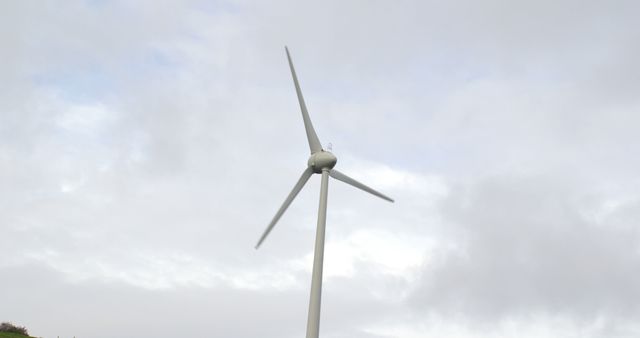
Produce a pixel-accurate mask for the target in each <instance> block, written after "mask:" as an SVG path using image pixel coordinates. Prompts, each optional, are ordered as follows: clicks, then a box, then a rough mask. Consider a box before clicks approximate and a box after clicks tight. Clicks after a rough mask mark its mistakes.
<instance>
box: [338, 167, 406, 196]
mask: <svg viewBox="0 0 640 338" xmlns="http://www.w3.org/2000/svg"><path fill="white" fill-rule="evenodd" d="M329 175H331V177H333V178H335V179H336V180H339V181H342V182H344V183H347V184H351V185H352V186H354V187H356V188H358V189H362V190H364V191H366V192H368V193H370V194H373V195H376V196H378V197H380V198H382V199H385V200H387V201H389V202H391V203H393V199H391V198H389V197H387V196H386V195H384V194H382V193H380V192H377V191H375V190H373V189H371V188H369V187H367V186H366V185H364V184H362V183H360V182H358V181H356V180H354V179H353V178H351V177H349V176H347V175H345V174H343V173H341V172H339V171H337V170H335V169H331V171H330V172H329Z"/></svg>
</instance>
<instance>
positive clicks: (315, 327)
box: [307, 168, 330, 338]
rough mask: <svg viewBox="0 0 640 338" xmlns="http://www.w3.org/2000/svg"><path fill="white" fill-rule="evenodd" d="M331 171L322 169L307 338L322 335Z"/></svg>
mask: <svg viewBox="0 0 640 338" xmlns="http://www.w3.org/2000/svg"><path fill="white" fill-rule="evenodd" d="M329 170H330V169H329V168H324V169H322V182H321V183H320V206H319V208H318V227H317V229H316V246H315V251H314V253H313V274H312V276H311V296H310V297H309V317H308V319H307V338H318V336H319V334H320V300H321V299H320V298H321V296H322V265H323V261H324V233H325V225H326V223H327V194H328V191H329Z"/></svg>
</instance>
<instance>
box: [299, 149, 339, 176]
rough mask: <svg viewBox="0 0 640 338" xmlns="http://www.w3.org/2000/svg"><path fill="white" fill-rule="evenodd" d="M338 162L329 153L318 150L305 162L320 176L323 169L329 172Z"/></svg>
mask: <svg viewBox="0 0 640 338" xmlns="http://www.w3.org/2000/svg"><path fill="white" fill-rule="evenodd" d="M337 162H338V159H337V158H336V156H335V155H333V154H332V153H331V152H329V151H325V150H320V151H317V152H315V153H313V154H312V155H311V156H310V157H309V161H307V165H308V166H309V168H311V170H313V172H314V173H316V174H320V173H322V170H323V169H327V170H331V169H333V167H334V166H335V165H336V163H337Z"/></svg>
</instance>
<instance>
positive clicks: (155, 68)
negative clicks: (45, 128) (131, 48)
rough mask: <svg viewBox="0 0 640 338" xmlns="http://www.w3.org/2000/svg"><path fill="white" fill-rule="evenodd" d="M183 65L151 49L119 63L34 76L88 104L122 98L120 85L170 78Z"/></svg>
mask: <svg viewBox="0 0 640 338" xmlns="http://www.w3.org/2000/svg"><path fill="white" fill-rule="evenodd" d="M179 67H180V63H179V62H177V61H176V60H174V59H172V58H171V57H170V56H169V55H167V53H164V52H162V51H160V50H158V49H149V50H147V51H146V52H145V53H143V54H142V55H138V56H133V57H131V58H129V59H128V60H124V61H122V62H119V63H116V64H109V65H106V64H99V63H82V62H78V63H75V64H73V65H67V66H65V67H62V68H57V69H55V70H50V71H45V72H42V73H39V74H36V75H34V76H33V77H32V81H33V82H34V83H35V84H36V85H37V86H41V87H48V88H51V89H54V90H55V91H56V93H58V95H60V96H61V97H62V98H63V99H64V100H66V101H68V102H73V103H80V104H87V103H92V102H101V101H103V100H104V99H105V98H107V97H109V96H111V95H118V91H119V90H120V89H119V88H120V86H118V84H119V83H122V81H125V80H126V81H130V78H131V77H134V78H136V79H137V81H145V80H147V79H152V78H157V77H162V76H167V75H170V74H172V73H174V72H175V71H176V70H177V69H178V68H179Z"/></svg>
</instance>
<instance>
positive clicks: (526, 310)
mask: <svg viewBox="0 0 640 338" xmlns="http://www.w3.org/2000/svg"><path fill="white" fill-rule="evenodd" d="M606 202H607V201H606V199H603V198H602V196H601V195H599V194H594V191H593V190H592V189H589V188H588V187H585V185H584V184H582V182H579V180H576V179H575V178H569V177H564V176H538V177H508V176H507V177H505V176H496V177H492V178H487V179H484V180H482V181H479V182H477V183H474V184H472V185H468V186H458V188H456V189H454V190H453V193H452V195H451V197H450V198H449V199H448V200H447V201H446V202H445V205H444V210H445V215H446V218H447V221H448V222H447V223H448V224H449V225H450V226H452V227H454V229H455V230H456V232H455V233H456V235H458V236H459V238H462V239H464V240H463V241H462V242H461V248H460V250H459V251H456V252H453V253H450V254H448V255H444V256H443V257H440V258H439V259H438V260H437V263H435V264H434V265H430V266H426V267H425V268H424V270H423V277H422V280H421V281H420V283H419V285H420V286H419V287H418V288H417V289H416V290H415V293H414V294H413V296H412V297H411V300H410V302H411V303H412V304H413V306H417V307H421V308H424V309H428V310H431V311H436V312H444V313H463V314H466V315H469V316H471V317H475V316H477V317H479V318H485V317H488V318H503V317H505V316H513V315H525V314H530V313H545V314H562V315H569V316H576V318H583V319H587V320H595V319H596V318H598V316H600V315H607V316H610V317H612V318H620V317H622V318H628V319H630V318H634V317H635V316H637V313H638V311H639V310H640V309H639V308H638V306H637V304H638V301H639V298H640V288H639V287H638V285H640V283H639V282H640V274H638V271H640V270H638V268H639V267H640V256H638V251H637V248H638V244H639V241H640V237H638V233H637V229H636V225H635V216H633V215H629V214H627V211H625V209H627V210H628V208H630V209H633V210H635V212H637V208H638V205H637V203H635V202H633V203H631V204H629V205H625V206H623V207H621V208H619V209H615V210H613V211H609V212H607V213H606V216H602V219H599V220H598V219H595V218H594V217H592V215H593V213H589V211H594V210H599V209H601V208H602V207H603V205H604V203H606ZM590 215H591V216H590ZM621 218H622V220H621ZM614 219H616V220H617V223H620V222H621V223H623V224H624V225H625V226H619V225H618V226H616V225H615V223H613V222H611V221H612V220H614Z"/></svg>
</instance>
